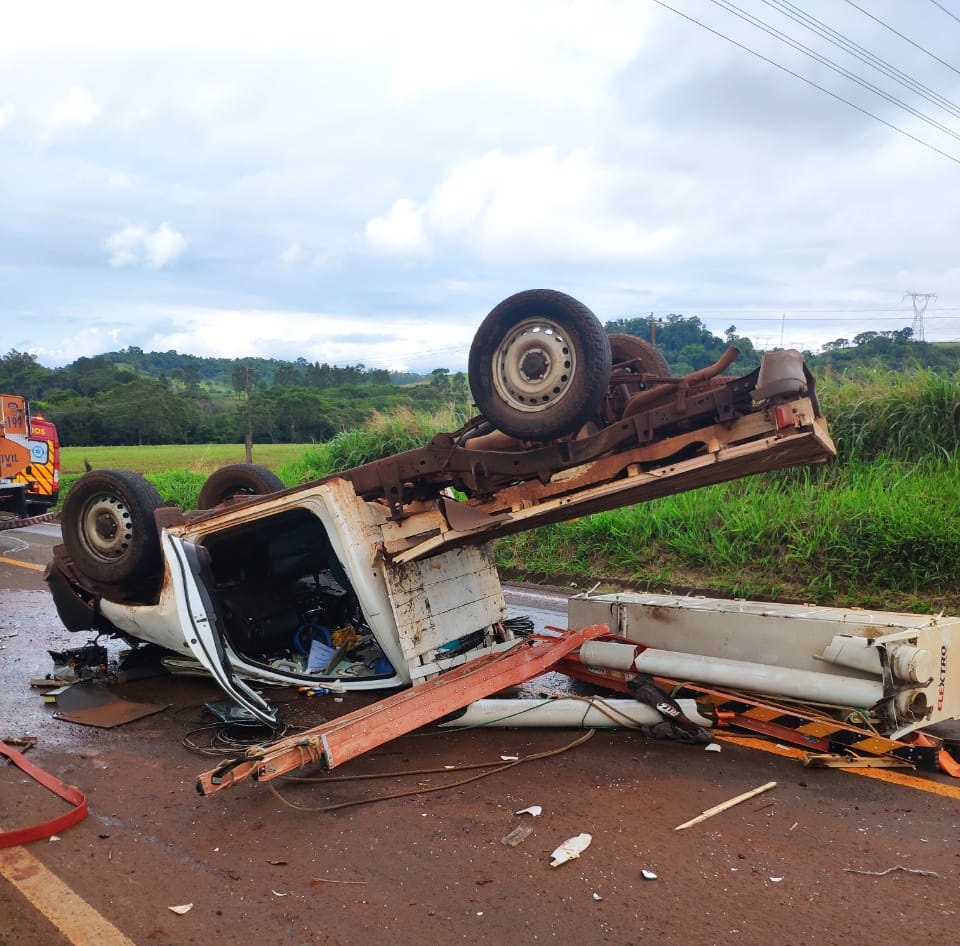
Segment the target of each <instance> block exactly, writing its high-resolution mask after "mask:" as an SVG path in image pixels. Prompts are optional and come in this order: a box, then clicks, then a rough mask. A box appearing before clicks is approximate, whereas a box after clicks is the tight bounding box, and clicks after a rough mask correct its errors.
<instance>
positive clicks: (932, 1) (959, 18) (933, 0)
mask: <svg viewBox="0 0 960 946" xmlns="http://www.w3.org/2000/svg"><path fill="white" fill-rule="evenodd" d="M930 2H931V3H932V4H933V5H934V6H935V7H939V8H940V9H941V10H943V12H944V13H946V14H947V16H949V17H950V18H951V19H953V20H956V21H957V22H958V23H960V16H957V14H956V13H951V12H950V11H949V10H948V9H947V8H946V7H945V6H944V5H943V4H942V3H938V2H937V0H930Z"/></svg>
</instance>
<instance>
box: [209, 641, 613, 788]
mask: <svg viewBox="0 0 960 946" xmlns="http://www.w3.org/2000/svg"><path fill="white" fill-rule="evenodd" d="M609 633H610V629H609V628H608V627H607V626H606V625H604V624H595V625H593V626H591V627H586V628H584V629H583V630H580V631H560V632H558V636H556V637H549V636H546V635H539V634H537V635H531V636H530V637H527V638H524V639H523V640H521V641H518V643H517V646H516V647H514V648H512V649H510V650H507V651H501V652H499V653H496V654H487V655H485V656H483V657H478V658H476V659H475V660H471V661H468V662H467V663H465V664H463V665H461V666H459V667H456V668H454V669H451V670H447V671H446V672H444V673H442V674H440V675H439V676H437V677H434V678H433V679H432V680H427V681H425V682H423V683H419V684H417V685H416V686H414V687H412V688H410V689H408V690H403V691H401V692H400V693H395V694H393V695H392V696H388V697H386V698H385V699H382V700H378V701H377V702H376V703H371V704H370V705H369V706H365V707H363V708H362V709H359V710H355V711H354V712H352V713H348V714H347V715H345V716H341V717H340V718H339V719H335V720H332V721H331V722H328V723H324V724H323V725H321V726H316V727H315V728H313V729H308V730H307V731H306V732H302V733H298V734H297V735H296V736H288V737H287V738H285V739H280V740H277V741H276V742H274V743H267V744H265V745H261V746H255V747H253V748H251V749H248V750H247V753H246V755H245V756H244V757H242V758H240V759H231V760H229V761H226V762H223V763H221V764H220V765H218V766H217V767H216V768H215V769H212V770H211V771H209V772H204V773H203V774H202V775H200V776H199V777H198V778H197V791H198V792H200V794H201V795H212V794H213V793H214V792H218V791H220V790H221V789H224V788H230V787H231V786H233V785H236V784H237V783H239V782H242V781H245V780H246V779H248V778H253V779H254V780H255V781H258V782H266V781H269V780H270V779H274V778H277V777H278V776H281V775H284V774H286V773H287V772H292V771H293V770H294V769H299V768H302V767H303V766H305V765H310V764H311V763H314V762H320V763H322V764H323V765H324V766H325V767H326V768H327V769H332V768H334V767H335V766H337V765H343V763H344V762H349V761H350V760H351V759H355V758H356V757H357V756H360V755H363V754H364V753H365V752H369V751H370V750H371V749H374V748H376V747H377V746H381V745H383V744H384V743H386V742H390V741H391V740H392V739H396V738H397V737H398V736H403V735H405V734H406V733H409V732H412V731H413V730H415V729H418V728H419V727H420V726H425V725H426V724H427V723H432V722H435V721H436V720H438V719H441V718H442V717H444V716H447V715H449V714H450V713H453V712H455V711H456V710H458V709H462V708H463V707H464V706H467V705H468V704H470V703H472V702H473V701H474V700H480V699H483V698H484V697H486V696H490V694H491V693H497V692H499V691H500V690H503V689H506V688H507V687H510V686H516V685H517V684H519V683H524V682H525V681H527V680H531V679H533V678H534V677H536V676H539V675H540V674H541V673H545V672H546V671H547V670H549V669H550V668H551V667H553V666H554V665H555V664H556V663H558V662H559V661H560V660H561V659H562V658H563V657H564V656H566V655H567V654H569V653H570V652H571V651H573V650H576V649H577V648H578V647H580V645H581V644H584V643H586V642H587V641H590V640H593V639H594V638H596V637H601V636H603V635H605V634H609Z"/></svg>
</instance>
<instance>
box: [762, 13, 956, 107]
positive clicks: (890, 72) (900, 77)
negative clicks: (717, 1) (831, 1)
mask: <svg viewBox="0 0 960 946" xmlns="http://www.w3.org/2000/svg"><path fill="white" fill-rule="evenodd" d="M762 2H763V3H765V4H766V5H767V6H768V7H771V8H772V9H774V10H776V11H777V12H778V13H780V14H782V15H783V16H785V17H787V18H788V19H791V20H793V21H794V23H797V24H799V25H800V26H803V27H805V28H806V29H808V30H810V31H811V32H813V33H816V34H817V35H818V36H820V37H821V38H822V39H825V40H826V41H827V42H828V43H832V44H833V45H834V46H836V47H838V48H839V49H842V50H843V51H844V52H846V53H848V54H849V55H851V56H853V57H854V58H856V59H859V60H860V61H861V62H862V63H864V64H865V65H868V66H871V67H872V68H874V69H876V70H877V71H878V72H882V73H883V74H884V75H886V76H887V77H888V78H890V79H893V80H894V81H895V82H897V83H899V84H900V85H902V86H904V88H908V89H910V91H912V92H915V93H916V94H917V95H919V96H920V97H921V98H924V99H926V100H927V101H928V102H931V103H932V104H934V105H938V106H939V107H940V108H943V109H944V110H945V111H948V112H951V113H952V114H953V115H955V116H957V117H958V118H960V106H957V105H955V104H954V103H953V102H951V101H950V100H949V99H948V98H946V97H945V96H942V95H940V93H939V92H935V91H934V90H933V89H931V88H930V87H929V86H926V85H924V84H923V83H922V82H920V81H919V80H918V79H914V78H913V77H912V76H909V75H907V74H906V73H905V72H903V71H902V70H901V69H898V68H897V67H896V66H894V65H893V64H892V63H889V62H887V60H885V59H881V58H880V57H879V56H876V55H874V54H873V53H872V52H870V51H869V50H868V49H865V48H864V47H863V46H861V45H860V44H859V43H856V42H854V41H853V40H852V39H850V38H849V37H847V36H844V35H843V34H842V33H840V32H838V31H837V30H835V29H833V27H831V26H828V25H827V24H826V23H824V22H823V21H822V20H818V19H817V18H816V17H814V16H811V15H810V14H809V13H807V12H805V11H804V10H802V9H801V8H800V7H798V6H797V5H796V4H794V3H790V0H762Z"/></svg>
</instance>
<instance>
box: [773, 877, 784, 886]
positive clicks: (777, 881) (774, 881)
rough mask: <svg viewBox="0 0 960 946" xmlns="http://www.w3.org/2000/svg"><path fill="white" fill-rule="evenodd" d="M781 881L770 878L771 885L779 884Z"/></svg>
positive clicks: (780, 878)
mask: <svg viewBox="0 0 960 946" xmlns="http://www.w3.org/2000/svg"><path fill="white" fill-rule="evenodd" d="M781 880H783V878H782V877H771V878H770V883H772V884H779V883H780V881H781Z"/></svg>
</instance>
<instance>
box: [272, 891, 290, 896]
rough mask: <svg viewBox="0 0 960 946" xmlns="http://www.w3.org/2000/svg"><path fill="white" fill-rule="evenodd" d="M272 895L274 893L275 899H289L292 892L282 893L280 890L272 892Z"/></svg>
mask: <svg viewBox="0 0 960 946" xmlns="http://www.w3.org/2000/svg"><path fill="white" fill-rule="evenodd" d="M270 893H272V894H273V895H274V896H275V897H289V896H290V892H289V891H287V893H280V891H279V890H271V891H270Z"/></svg>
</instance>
